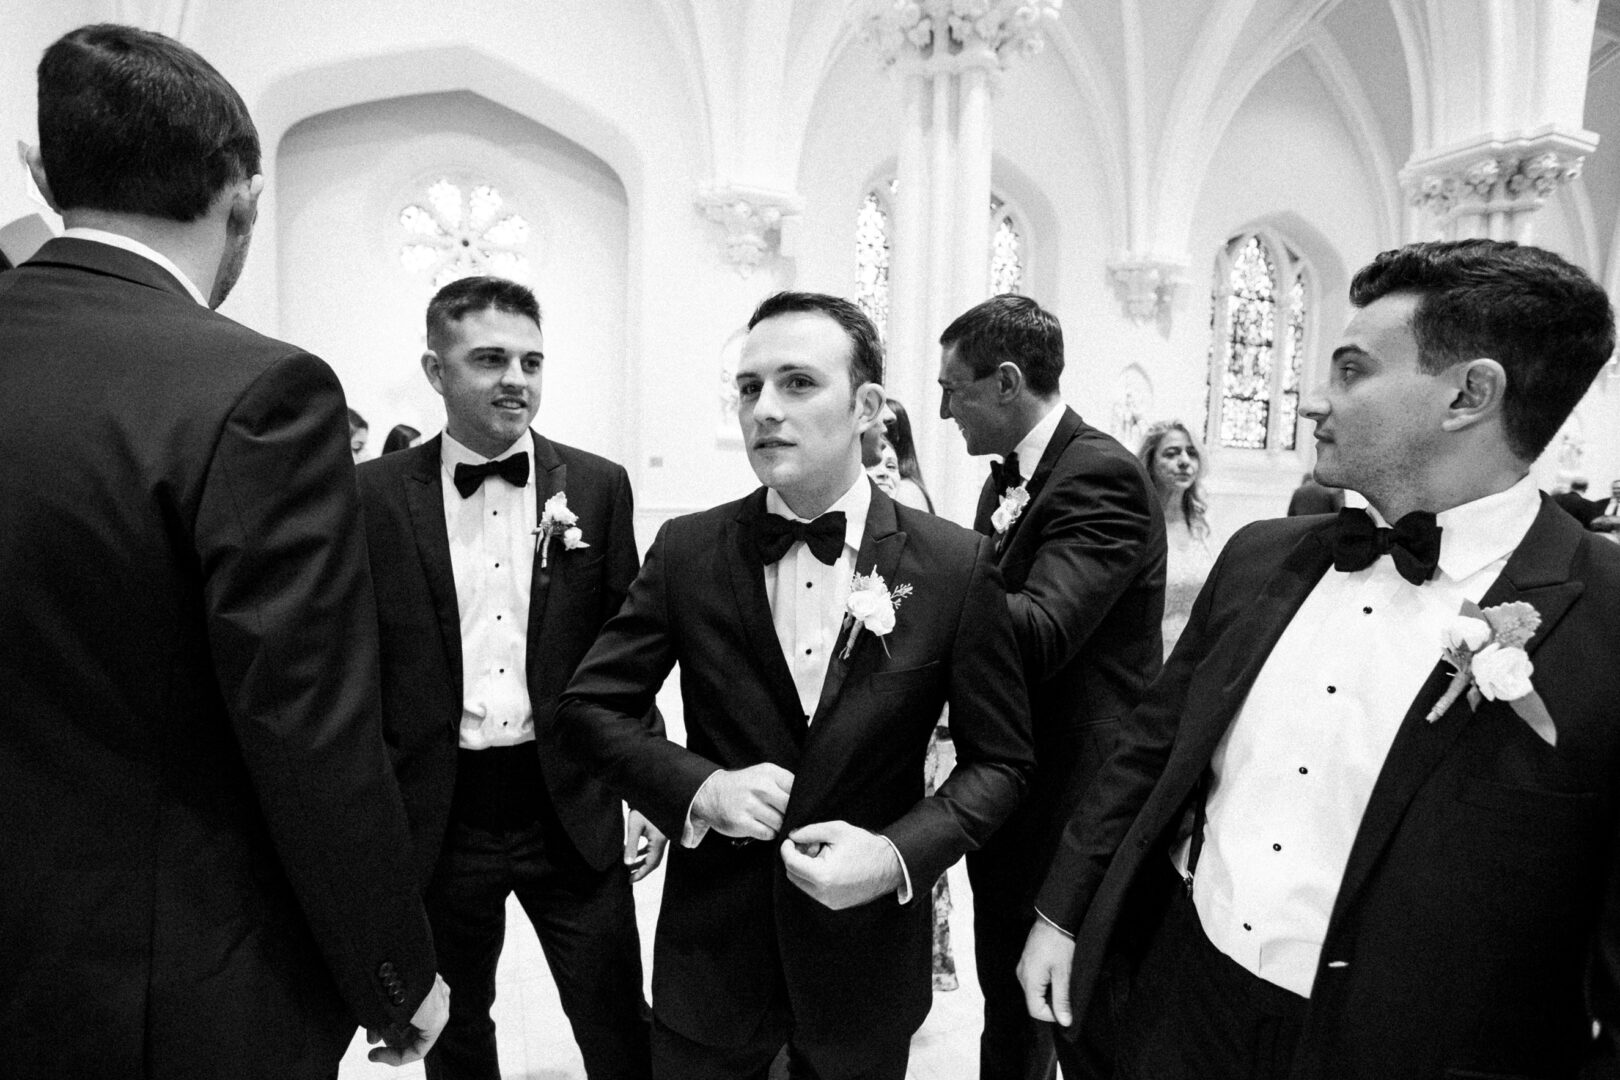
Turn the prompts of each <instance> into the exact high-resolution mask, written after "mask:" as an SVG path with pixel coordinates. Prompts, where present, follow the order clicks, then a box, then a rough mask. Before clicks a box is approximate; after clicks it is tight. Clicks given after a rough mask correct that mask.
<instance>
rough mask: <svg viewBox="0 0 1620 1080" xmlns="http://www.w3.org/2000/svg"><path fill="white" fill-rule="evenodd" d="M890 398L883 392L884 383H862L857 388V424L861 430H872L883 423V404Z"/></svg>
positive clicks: (857, 427)
mask: <svg viewBox="0 0 1620 1080" xmlns="http://www.w3.org/2000/svg"><path fill="white" fill-rule="evenodd" d="M887 400H888V398H887V397H886V396H885V394H884V392H883V384H882V383H875V382H867V383H861V385H860V386H858V387H856V388H855V424H856V429H857V430H858V431H861V432H866V431H870V430H871V429H872V428H874V427H878V426H880V425H881V424H882V423H883V420H882V417H883V406H884V404H885V402H887Z"/></svg>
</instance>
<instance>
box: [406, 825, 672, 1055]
mask: <svg viewBox="0 0 1620 1080" xmlns="http://www.w3.org/2000/svg"><path fill="white" fill-rule="evenodd" d="M545 818H546V819H547V820H543V821H541V822H539V823H536V824H534V825H532V826H528V827H525V828H521V829H515V830H507V831H489V830H485V829H479V828H473V827H471V826H468V825H466V824H458V823H455V822H452V824H451V826H450V831H449V835H448V836H447V837H446V840H445V846H444V851H443V853H442V854H441V855H440V857H439V863H438V866H437V868H436V869H435V870H434V875H433V880H432V882H431V883H430V884H429V886H428V890H427V894H426V897H425V900H426V906H427V913H428V922H429V923H430V924H431V925H432V928H433V940H434V945H435V947H436V949H437V951H438V956H439V972H440V974H442V975H443V976H444V980H445V982H447V983H449V984H450V1021H449V1023H448V1024H446V1025H445V1029H444V1032H443V1034H441V1035H440V1036H439V1041H438V1042H437V1043H436V1044H435V1045H434V1047H433V1050H432V1052H430V1053H429V1054H428V1056H427V1062H426V1065H427V1075H428V1077H429V1080H500V1075H501V1072H500V1065H499V1063H498V1061H497V1059H496V1053H495V1022H494V1020H492V1019H491V1018H490V1015H489V1011H490V1006H491V1005H492V1004H493V1003H494V1001H495V968H496V962H497V961H498V960H499V959H500V955H501V944H502V941H503V939H504V938H505V933H506V898H507V896H508V895H510V894H512V893H516V894H517V898H518V902H519V903H521V904H522V905H523V910H524V912H525V913H526V914H527V915H528V916H529V921H530V922H531V923H533V924H534V929H535V933H536V934H537V935H538V936H539V938H540V947H541V949H542V950H543V951H544V952H545V956H546V963H547V964H548V965H549V966H550V968H551V974H552V978H553V979H555V980H556V983H557V991H558V994H559V995H560V997H561V998H562V1008H563V1013H564V1014H565V1015H566V1016H567V1017H568V1022H569V1024H570V1026H571V1027H572V1028H573V1033H574V1040H575V1041H576V1042H577V1043H578V1044H579V1049H580V1053H581V1055H582V1056H583V1057H584V1059H585V1073H586V1075H587V1076H589V1077H590V1078H591V1080H620V1078H626V1080H645V1078H646V1077H648V1076H650V1050H649V1023H648V1016H649V1014H650V1010H648V1008H647V1005H646V1000H645V998H644V997H643V996H642V989H641V945H640V939H639V937H638V935H637V932H636V908H635V900H634V897H633V896H632V894H631V886H630V878H629V872H628V871H627V870H626V869H625V868H624V867H623V866H620V865H617V864H615V865H614V866H613V867H611V868H609V869H608V870H606V871H598V870H595V869H593V868H592V867H591V866H590V865H589V864H587V863H586V862H585V860H584V859H582V858H581V857H580V855H579V853H578V852H577V851H576V850H575V849H574V846H573V844H572V843H571V842H570V841H569V840H568V837H567V835H566V834H565V833H564V832H563V831H562V827H561V825H560V824H559V823H558V822H557V821H556V818H555V815H554V814H550V815H545Z"/></svg>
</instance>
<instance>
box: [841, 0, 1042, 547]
mask: <svg viewBox="0 0 1620 1080" xmlns="http://www.w3.org/2000/svg"><path fill="white" fill-rule="evenodd" d="M1061 4H1062V0H861V2H858V3H856V4H855V5H854V6H853V7H852V9H851V16H850V17H851V20H852V21H853V23H854V25H855V28H856V30H857V32H859V33H860V34H862V35H863V36H864V37H865V38H866V39H867V40H869V41H871V42H872V43H873V44H874V45H876V46H877V49H878V51H879V53H880V54H881V56H882V59H883V63H884V65H885V66H886V67H887V68H889V69H890V70H891V71H892V72H893V73H894V75H895V78H896V80H897V81H898V83H899V85H900V91H901V94H902V114H903V116H904V118H905V128H904V130H903V131H902V132H901V136H900V147H899V161H898V167H897V170H896V179H897V181H898V191H897V193H896V196H895V205H894V249H893V255H892V257H891V261H890V264H889V289H890V294H889V295H890V307H889V337H888V353H889V372H888V386H889V392H890V393H891V394H892V395H893V396H895V397H897V398H899V399H900V400H902V401H904V402H905V404H906V407H907V409H908V410H909V411H910V414H911V419H912V431H913V433H914V434H915V435H916V438H917V454H918V457H919V458H920V459H921V461H922V467H923V476H924V478H925V479H926V480H927V481H928V485H929V488H930V490H931V492H932V494H933V496H934V501H935V506H936V509H938V510H939V511H940V512H941V513H943V514H944V515H946V516H947V517H950V518H953V519H955V520H957V521H968V520H971V517H972V513H973V507H974V503H975V501H976V499H977V495H978V486H979V482H980V480H981V478H982V477H983V475H984V472H985V468H984V463H983V461H982V460H981V461H979V462H974V461H973V460H972V459H970V458H968V456H967V454H966V452H965V451H964V449H963V444H962V439H961V436H960V435H959V434H958V433H957V432H956V430H955V426H954V425H952V424H949V423H946V422H943V421H941V420H940V419H939V391H938V389H937V388H936V386H935V383H934V379H935V375H936V374H937V372H938V368H939V346H938V340H939V335H940V333H941V332H942V331H943V330H944V329H945V327H946V326H947V325H948V324H949V323H950V321H951V320H952V319H954V318H955V317H956V316H957V315H959V314H961V313H962V312H963V311H965V310H966V309H968V308H969V307H972V306H973V305H974V304H976V303H978V302H979V301H981V300H983V299H985V297H986V296H988V295H989V290H990V280H989V265H990V170H991V151H992V145H993V142H992V130H991V119H992V116H991V106H992V97H993V95H994V92H995V88H996V82H997V80H998V78H999V77H1000V73H1001V72H1002V71H1003V70H1004V69H1005V68H1006V66H1007V64H1008V63H1009V62H1010V61H1011V59H1012V58H1013V57H1014V56H1017V55H1019V54H1025V55H1028V54H1032V53H1035V52H1038V51H1039V50H1040V48H1041V47H1042V44H1043V33H1044V31H1045V29H1046V26H1047V25H1048V24H1049V23H1050V22H1053V21H1055V20H1056V19H1057V13H1058V9H1059V7H1060V6H1061Z"/></svg>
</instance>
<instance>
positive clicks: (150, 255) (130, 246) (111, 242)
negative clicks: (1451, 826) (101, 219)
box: [62, 225, 208, 307]
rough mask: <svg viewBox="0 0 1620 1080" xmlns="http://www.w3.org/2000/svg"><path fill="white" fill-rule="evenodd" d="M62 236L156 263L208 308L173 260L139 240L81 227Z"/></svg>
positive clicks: (198, 292) (202, 296)
mask: <svg viewBox="0 0 1620 1080" xmlns="http://www.w3.org/2000/svg"><path fill="white" fill-rule="evenodd" d="M62 236H63V237H64V238H71V239H74V240H90V241H93V242H95V243H97V244H106V245H107V246H108V247H115V248H122V249H123V250H124V251H127V252H129V253H130V254H131V255H139V256H140V257H141V258H143V259H145V260H147V261H148V262H154V263H157V264H158V265H159V266H161V267H162V268H163V269H165V270H167V271H168V272H169V273H170V274H172V275H173V276H174V279H175V280H176V281H178V282H179V283H180V284H181V285H183V286H185V290H186V292H188V293H190V294H191V298H192V299H193V300H195V301H197V303H199V304H201V305H202V306H203V307H207V306H208V298H207V297H206V296H204V295H203V294H202V290H201V289H199V288H197V283H196V282H194V281H192V280H191V279H190V278H189V277H187V276H186V272H185V271H184V270H181V269H180V268H179V267H178V266H176V265H175V264H174V260H173V259H171V258H169V257H168V256H167V255H165V254H163V252H161V251H159V250H157V249H156V248H153V247H148V246H147V245H145V244H143V243H141V242H140V241H139V240H135V239H133V238H131V237H128V236H125V235H123V234H122V233H112V232H106V231H104V230H102V229H87V228H85V227H84V226H82V225H79V226H75V227H74V228H71V229H68V230H66V231H64V232H63V233H62Z"/></svg>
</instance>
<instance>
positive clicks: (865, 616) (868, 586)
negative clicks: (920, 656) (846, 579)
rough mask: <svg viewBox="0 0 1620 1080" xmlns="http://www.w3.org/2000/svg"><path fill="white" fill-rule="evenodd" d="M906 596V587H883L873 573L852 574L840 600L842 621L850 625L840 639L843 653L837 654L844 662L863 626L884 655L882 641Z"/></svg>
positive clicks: (885, 649)
mask: <svg viewBox="0 0 1620 1080" xmlns="http://www.w3.org/2000/svg"><path fill="white" fill-rule="evenodd" d="M910 595H911V586H910V585H896V586H895V587H894V588H893V589H891V588H889V587H888V585H886V584H884V581H883V575H881V574H879V573H878V572H877V571H876V570H874V571H872V572H871V573H870V574H856V575H855V576H854V577H853V578H852V579H850V583H849V599H848V600H846V601H844V622H845V624H846V625H849V624H851V623H853V625H850V627H849V636H848V637H847V638H845V639H844V651H843V652H842V653H840V654H839V655H840V656H842V657H843V658H844V659H845V660H848V659H849V654H850V650H852V649H853V648H855V638H856V637H857V636H858V635H859V634H860V632H861V629H862V628H863V627H864V628H866V629H867V630H870V631H871V632H872V633H873V634H875V635H877V639H878V641H879V643H881V644H882V646H883V652H884V654H885V655H887V654H888V652H889V643H888V642H886V641H884V640H883V639H884V638H886V637H888V636H889V634H890V632H891V631H893V630H894V613H895V611H896V610H897V609H898V608H899V607H900V602H901V601H902V600H904V599H905V598H906V597H908V596H910Z"/></svg>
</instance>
